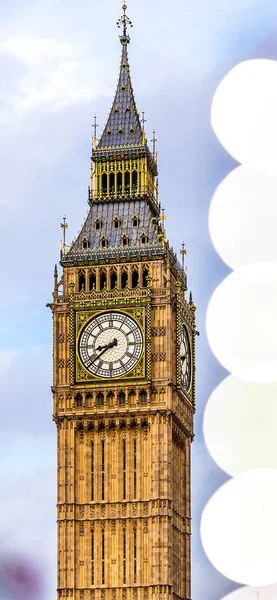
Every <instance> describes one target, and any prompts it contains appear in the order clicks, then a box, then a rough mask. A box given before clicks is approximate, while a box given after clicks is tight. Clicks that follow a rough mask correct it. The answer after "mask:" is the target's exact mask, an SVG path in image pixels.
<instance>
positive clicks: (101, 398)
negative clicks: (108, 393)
mask: <svg viewBox="0 0 277 600" xmlns="http://www.w3.org/2000/svg"><path fill="white" fill-rule="evenodd" d="M96 402H97V406H104V402H105V398H104V394H103V393H102V392H99V393H98V394H97V396H96Z"/></svg>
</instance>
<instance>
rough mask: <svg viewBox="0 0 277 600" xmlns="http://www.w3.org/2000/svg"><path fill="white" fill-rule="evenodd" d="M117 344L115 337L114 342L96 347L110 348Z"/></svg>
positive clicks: (100, 348)
mask: <svg viewBox="0 0 277 600" xmlns="http://www.w3.org/2000/svg"><path fill="white" fill-rule="evenodd" d="M116 345H117V339H116V338H114V340H113V341H112V342H110V343H109V344H106V346H98V348H96V350H107V349H108V348H113V346H116Z"/></svg>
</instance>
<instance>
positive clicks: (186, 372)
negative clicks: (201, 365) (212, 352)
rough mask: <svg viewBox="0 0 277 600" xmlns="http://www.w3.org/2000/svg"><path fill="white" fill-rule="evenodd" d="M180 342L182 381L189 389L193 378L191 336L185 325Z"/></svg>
mask: <svg viewBox="0 0 277 600" xmlns="http://www.w3.org/2000/svg"><path fill="white" fill-rule="evenodd" d="M180 342H181V343H180V364H181V383H182V385H183V386H184V388H185V390H188V389H189V386H190V379H191V354H190V343H189V337H188V333H187V329H186V326H185V325H182V327H181V335H180Z"/></svg>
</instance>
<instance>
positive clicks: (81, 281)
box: [78, 271, 86, 292]
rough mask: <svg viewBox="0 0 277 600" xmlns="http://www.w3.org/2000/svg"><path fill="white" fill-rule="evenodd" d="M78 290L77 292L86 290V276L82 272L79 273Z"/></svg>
mask: <svg viewBox="0 0 277 600" xmlns="http://www.w3.org/2000/svg"><path fill="white" fill-rule="evenodd" d="M78 290H79V292H85V290H86V276H85V273H84V272H83V271H80V272H79V281H78Z"/></svg>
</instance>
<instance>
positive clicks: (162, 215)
mask: <svg viewBox="0 0 277 600" xmlns="http://www.w3.org/2000/svg"><path fill="white" fill-rule="evenodd" d="M164 213H165V209H164V208H162V214H161V215H160V219H161V222H162V230H163V231H164V222H165V220H166V216H165V214H164Z"/></svg>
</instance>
